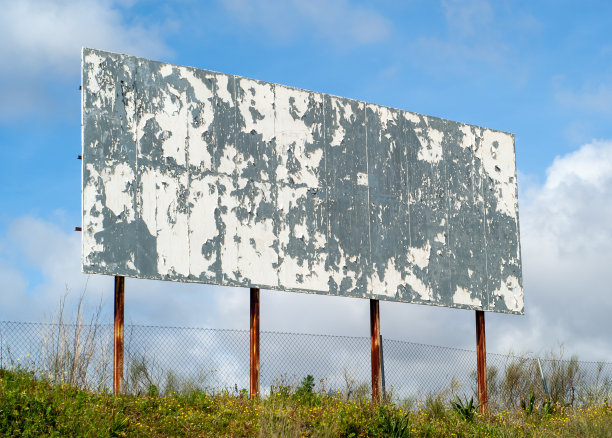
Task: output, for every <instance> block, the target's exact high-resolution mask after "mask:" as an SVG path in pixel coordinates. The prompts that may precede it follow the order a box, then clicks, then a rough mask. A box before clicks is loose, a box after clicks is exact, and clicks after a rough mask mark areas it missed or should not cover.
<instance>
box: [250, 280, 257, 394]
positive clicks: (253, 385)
mask: <svg viewBox="0 0 612 438" xmlns="http://www.w3.org/2000/svg"><path fill="white" fill-rule="evenodd" d="M250 327H251V341H250V345H251V353H250V391H249V393H250V395H251V398H255V397H259V289H258V288H255V287H252V288H251V318H250Z"/></svg>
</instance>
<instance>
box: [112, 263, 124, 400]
mask: <svg viewBox="0 0 612 438" xmlns="http://www.w3.org/2000/svg"><path fill="white" fill-rule="evenodd" d="M124 294H125V277H122V276H120V275H117V276H115V327H114V343H113V392H114V393H115V394H119V393H120V392H121V386H122V384H123V315H124Z"/></svg>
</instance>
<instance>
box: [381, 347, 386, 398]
mask: <svg viewBox="0 0 612 438" xmlns="http://www.w3.org/2000/svg"><path fill="white" fill-rule="evenodd" d="M380 380H381V382H382V398H383V400H386V399H387V385H386V384H385V349H384V348H383V337H382V335H380Z"/></svg>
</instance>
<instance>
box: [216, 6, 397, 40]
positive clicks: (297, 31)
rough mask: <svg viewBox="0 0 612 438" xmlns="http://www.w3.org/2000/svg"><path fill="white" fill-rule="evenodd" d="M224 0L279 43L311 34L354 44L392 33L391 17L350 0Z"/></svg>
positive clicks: (242, 19) (235, 13)
mask: <svg viewBox="0 0 612 438" xmlns="http://www.w3.org/2000/svg"><path fill="white" fill-rule="evenodd" d="M222 4H223V6H224V7H225V8H226V9H227V11H228V12H229V13H230V14H231V15H232V16H233V17H235V18H236V19H237V20H238V21H239V22H240V23H242V24H246V25H249V26H253V27H254V28H256V29H257V31H258V33H259V32H262V31H263V32H264V33H265V34H267V35H271V36H272V37H274V38H275V39H276V43H282V41H283V40H286V39H292V38H293V37H295V36H297V35H307V36H309V37H311V38H321V39H325V40H327V41H330V42H331V43H333V44H335V45H338V46H349V47H350V46H355V45H362V44H372V43H378V42H382V41H385V40H386V39H387V38H388V37H389V35H390V33H391V22H390V21H389V20H388V19H387V18H385V17H384V16H383V15H381V14H380V13H378V12H377V11H376V10H374V9H371V8H366V7H363V6H359V5H355V4H351V2H349V1H348V0H311V1H307V2H305V1H301V0H290V1H287V2H276V1H272V0H230V1H224V2H222Z"/></svg>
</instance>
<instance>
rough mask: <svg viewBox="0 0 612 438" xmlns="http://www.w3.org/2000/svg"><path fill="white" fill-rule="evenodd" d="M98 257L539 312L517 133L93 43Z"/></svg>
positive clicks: (87, 258)
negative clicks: (525, 245) (532, 305)
mask: <svg viewBox="0 0 612 438" xmlns="http://www.w3.org/2000/svg"><path fill="white" fill-rule="evenodd" d="M82 73H83V78H82V79H83V102H82V104H83V108H82V110H83V227H82V228H83V233H82V234H83V260H82V263H83V271H84V272H87V273H99V274H109V275H124V276H130V277H138V278H151V279H160V280H175V281H188V282H201V283H210V284H219V285H229V286H242V287H260V288H265V289H276V290H284V291H299V292H311V293H318V294H329V295H341V296H353V297H367V298H377V299H382V300H391V301H402V302H411V303H421V304H432V305H440V306H448V307H457V308H468V309H479V310H490V311H495V312H508V313H522V312H523V290H522V276H521V258H520V245H519V227H518V204H517V185H516V167H515V156H514V138H513V136H512V135H510V134H507V133H504V132H500V131H494V130H491V129H486V128H481V127H477V126H471V125H466V124H463V123H457V122H451V121H448V120H443V119H439V118H436V117H429V116H425V115H421V114H416V113H411V112H408V111H403V110H398V109H393V108H386V107H383V106H379V105H374V104H370V103H365V102H359V101H356V100H351V99H346V98H342V97H336V96H331V95H327V94H322V93H316V92H312V91H305V90H300V89H296V88H291V87H287V86H284V85H278V84H272V83H268V82H262V81H256V80H252V79H247V78H243V77H239V76H233V75H227V74H223V73H216V72H212V71H207V70H201V69H195V68H190V67H181V66H176V65H171V64H165V63H160V62H155V61H150V60H146V59H141V58H136V57H133V56H126V55H119V54H114V53H109V52H104V51H99V50H92V49H83V69H82Z"/></svg>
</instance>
